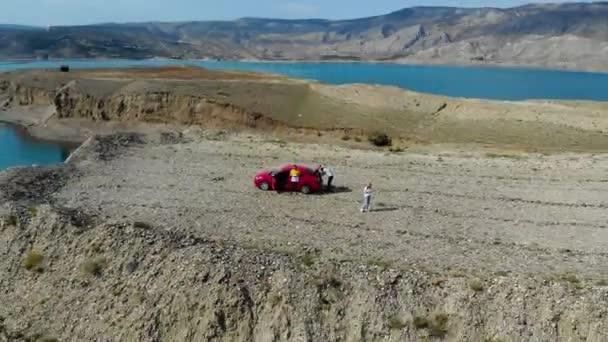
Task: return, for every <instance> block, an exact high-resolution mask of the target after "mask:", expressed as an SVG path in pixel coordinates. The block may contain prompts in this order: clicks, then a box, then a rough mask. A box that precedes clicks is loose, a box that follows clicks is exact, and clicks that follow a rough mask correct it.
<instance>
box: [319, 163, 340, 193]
mask: <svg viewBox="0 0 608 342" xmlns="http://www.w3.org/2000/svg"><path fill="white" fill-rule="evenodd" d="M319 170H320V171H321V176H327V191H332V183H333V181H334V177H335V176H336V169H334V168H333V167H327V166H325V165H321V168H320V169H319Z"/></svg>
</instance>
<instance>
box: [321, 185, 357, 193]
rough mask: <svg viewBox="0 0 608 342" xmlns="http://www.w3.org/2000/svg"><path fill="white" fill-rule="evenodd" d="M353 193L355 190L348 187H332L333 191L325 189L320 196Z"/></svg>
mask: <svg viewBox="0 0 608 342" xmlns="http://www.w3.org/2000/svg"><path fill="white" fill-rule="evenodd" d="M351 192H353V189H351V188H349V187H347V186H332V187H331V189H327V188H326V189H324V190H323V191H322V192H319V195H338V194H347V193H351Z"/></svg>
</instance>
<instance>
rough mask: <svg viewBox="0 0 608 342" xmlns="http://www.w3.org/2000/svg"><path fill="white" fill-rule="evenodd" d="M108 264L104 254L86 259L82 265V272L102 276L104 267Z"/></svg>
mask: <svg viewBox="0 0 608 342" xmlns="http://www.w3.org/2000/svg"><path fill="white" fill-rule="evenodd" d="M105 265H106V258H104V257H102V256H96V257H93V258H91V259H88V260H86V261H85V262H83V263H82V264H81V265H80V270H81V271H82V273H84V274H87V275H93V276H100V275H101V273H102V272H103V268H104V267H105Z"/></svg>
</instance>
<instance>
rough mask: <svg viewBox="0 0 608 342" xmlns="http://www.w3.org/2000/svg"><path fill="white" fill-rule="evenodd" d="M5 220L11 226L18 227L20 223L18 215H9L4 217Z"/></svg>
mask: <svg viewBox="0 0 608 342" xmlns="http://www.w3.org/2000/svg"><path fill="white" fill-rule="evenodd" d="M4 222H5V223H6V224H7V225H9V226H13V227H16V226H17V223H18V220H17V216H15V215H9V216H7V217H6V218H5V219H4Z"/></svg>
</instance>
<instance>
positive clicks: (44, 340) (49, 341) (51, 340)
mask: <svg viewBox="0 0 608 342" xmlns="http://www.w3.org/2000/svg"><path fill="white" fill-rule="evenodd" d="M58 341H59V340H58V339H56V338H55V337H50V336H42V337H39V338H38V339H36V342H58Z"/></svg>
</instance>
